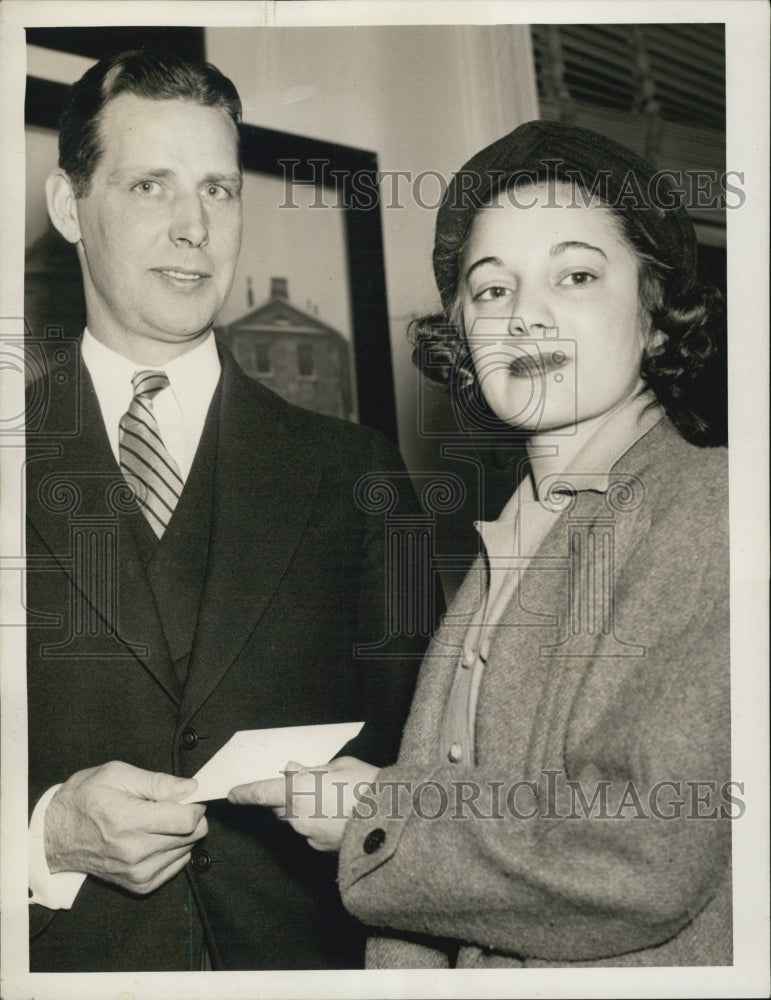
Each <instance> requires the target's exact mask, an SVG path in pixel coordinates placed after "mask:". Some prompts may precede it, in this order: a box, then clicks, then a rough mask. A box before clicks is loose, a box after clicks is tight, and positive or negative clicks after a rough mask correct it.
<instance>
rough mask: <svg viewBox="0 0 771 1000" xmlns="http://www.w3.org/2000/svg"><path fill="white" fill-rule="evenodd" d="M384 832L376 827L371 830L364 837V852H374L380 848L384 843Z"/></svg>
mask: <svg viewBox="0 0 771 1000" xmlns="http://www.w3.org/2000/svg"><path fill="white" fill-rule="evenodd" d="M385 839H386V832H385V830H381V829H380V827H378V828H377V829H376V830H372V831H371V832H370V833H368V834H367V836H366V837H365V839H364V853H365V854H374V853H375V851H379V850H380V848H381V847H382V846H383V844H384V843H385Z"/></svg>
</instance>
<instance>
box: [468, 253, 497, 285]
mask: <svg viewBox="0 0 771 1000" xmlns="http://www.w3.org/2000/svg"><path fill="white" fill-rule="evenodd" d="M483 264H494V265H495V266H496V267H503V261H502V260H501V259H500V257H480V258H479V260H475V261H474V263H473V264H472V265H471V267H469V268H467V270H466V273H465V274H464V276H463V278H464V280H465V281H468V279H469V278H470V277H471V274H472V272H473V271H475V270H476V269H477V268H478V267H482V265H483Z"/></svg>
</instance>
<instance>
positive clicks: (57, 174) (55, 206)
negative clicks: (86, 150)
mask: <svg viewBox="0 0 771 1000" xmlns="http://www.w3.org/2000/svg"><path fill="white" fill-rule="evenodd" d="M46 202H47V204H48V214H49V215H50V217H51V222H53V224H54V225H55V226H56V228H57V229H58V230H59V232H60V233H61V234H62V236H63V237H64V238H65V240H67V242H68V243H77V242H78V241H79V240H80V221H79V219H78V205H77V199H76V198H75V192H74V190H73V187H72V181H71V180H70V178H69V177H68V176H67V174H65V172H64V171H63V170H56V171H54V173H52V174H51V176H50V177H49V178H48V180H47V181H46Z"/></svg>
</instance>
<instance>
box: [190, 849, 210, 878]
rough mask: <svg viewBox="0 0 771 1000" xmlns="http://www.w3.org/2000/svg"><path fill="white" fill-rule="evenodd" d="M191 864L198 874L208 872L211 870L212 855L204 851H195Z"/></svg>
mask: <svg viewBox="0 0 771 1000" xmlns="http://www.w3.org/2000/svg"><path fill="white" fill-rule="evenodd" d="M190 864H191V865H192V866H193V868H195V870H196V871H197V872H208V870H209V869H210V868H211V855H210V854H209V852H208V851H204V850H203V849H201V850H198V851H195V852H194V853H193V856H192V858H191V859H190Z"/></svg>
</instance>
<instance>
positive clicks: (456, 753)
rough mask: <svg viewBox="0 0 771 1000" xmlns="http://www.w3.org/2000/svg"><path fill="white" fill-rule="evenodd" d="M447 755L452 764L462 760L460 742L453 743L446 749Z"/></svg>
mask: <svg viewBox="0 0 771 1000" xmlns="http://www.w3.org/2000/svg"><path fill="white" fill-rule="evenodd" d="M447 756H448V757H449V758H450V760H451V761H452V763H453V764H457V763H458V762H459V761H461V760H463V747H462V746H461V745H460V743H453V745H452V746H451V747H450V749H449V750H448V751H447Z"/></svg>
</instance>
